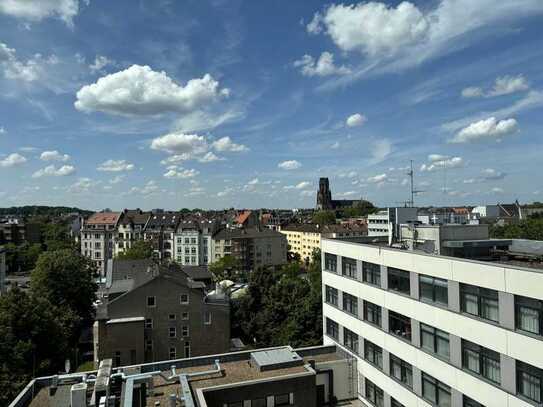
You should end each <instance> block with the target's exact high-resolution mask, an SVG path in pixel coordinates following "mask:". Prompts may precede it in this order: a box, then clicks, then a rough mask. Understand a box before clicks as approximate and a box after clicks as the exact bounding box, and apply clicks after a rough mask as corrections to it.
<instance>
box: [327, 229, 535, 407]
mask: <svg viewBox="0 0 543 407" xmlns="http://www.w3.org/2000/svg"><path fill="white" fill-rule="evenodd" d="M321 246H322V256H323V273H322V281H323V302H324V304H323V325H324V332H325V334H324V343H325V344H329V343H337V344H339V345H341V346H343V347H344V348H345V349H346V350H348V351H349V352H351V353H352V354H353V355H355V356H356V357H357V360H358V363H357V365H358V374H359V389H358V391H359V398H360V399H361V400H363V401H365V402H367V403H368V405H371V404H375V405H378V406H381V405H383V406H395V405H397V406H400V405H403V406H409V407H411V406H417V407H420V406H432V405H433V406H453V407H461V406H479V405H482V406H506V407H520V406H526V407H527V406H533V405H541V403H542V401H541V398H542V397H543V330H542V327H541V321H542V318H543V309H542V308H541V306H542V304H543V301H542V300H543V273H542V272H541V271H540V270H535V269H525V268H518V267H513V266H508V265H504V264H496V263H484V262H478V261H471V260H465V259H459V258H451V257H442V256H436V255H425V254H420V253H418V252H411V251H402V250H398V249H391V248H387V247H379V246H371V245H363V244H355V243H349V242H344V241H337V240H328V239H323V240H322V243H321ZM334 259H335V260H334ZM334 261H335V263H334ZM334 269H335V270H334ZM372 276H373V277H374V278H373V279H372ZM376 276H378V277H376ZM398 276H401V277H398ZM429 281H431V282H432V283H431V284H430V283H428V282H429ZM428 287H432V289H430V290H429V289H428ZM336 290H337V291H336ZM473 290H475V291H473ZM474 292H476V293H477V294H475V295H474V294H473V293H474ZM439 301H441V302H439ZM526 304H528V305H526ZM538 307H539V308H538ZM477 313H478V314H479V315H473V314H477ZM376 315H379V317H376ZM491 319H493V320H491ZM372 320H373V321H375V322H370V321H372ZM527 331H532V332H527ZM350 332H351V333H352V334H351V333H350ZM429 332H430V334H429ZM355 339H356V341H355ZM372 344H373V345H372ZM356 349H358V350H357V351H355V350H356ZM473 349H476V351H474V350H473ZM397 358H399V359H401V364H399V362H398V359H397ZM476 370H479V371H480V373H477V372H476ZM409 372H410V373H409ZM482 372H484V373H482ZM527 372H528V373H527ZM395 374H396V375H397V377H398V378H396V377H394V376H395ZM485 376H486V377H485ZM538 380H539V381H538ZM434 381H435V382H434ZM434 385H435V386H434ZM433 389H439V392H440V393H439V394H440V395H441V401H432V400H431V399H432V395H433V393H432V390H433ZM467 398H469V399H471V401H470V400H468V399H467ZM393 399H394V400H395V401H396V402H399V403H401V404H393ZM470 403H475V404H470ZM477 403H479V404H477Z"/></svg>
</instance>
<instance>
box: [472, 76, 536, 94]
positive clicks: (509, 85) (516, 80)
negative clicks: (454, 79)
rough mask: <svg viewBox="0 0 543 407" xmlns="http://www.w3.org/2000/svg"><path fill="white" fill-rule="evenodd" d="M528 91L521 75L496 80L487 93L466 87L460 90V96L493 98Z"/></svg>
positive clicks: (524, 79) (476, 88)
mask: <svg viewBox="0 0 543 407" xmlns="http://www.w3.org/2000/svg"><path fill="white" fill-rule="evenodd" d="M528 89H530V85H529V84H528V81H527V80H526V78H524V76H523V75H516V76H508V75H506V76H502V77H498V78H496V81H495V82H494V86H493V87H492V88H491V89H489V90H488V91H485V90H483V89H482V88H480V87H468V88H465V89H463V90H462V96H463V97H465V98H477V97H495V96H502V95H509V94H511V93H516V92H522V91H525V90H528Z"/></svg>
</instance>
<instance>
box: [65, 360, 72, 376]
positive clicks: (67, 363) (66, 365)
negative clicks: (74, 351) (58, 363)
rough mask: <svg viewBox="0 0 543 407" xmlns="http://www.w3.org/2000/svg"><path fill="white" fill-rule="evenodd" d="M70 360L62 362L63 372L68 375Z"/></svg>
mask: <svg viewBox="0 0 543 407" xmlns="http://www.w3.org/2000/svg"><path fill="white" fill-rule="evenodd" d="M70 367H71V366H70V359H66V361H65V362H64V371H65V372H66V373H70Z"/></svg>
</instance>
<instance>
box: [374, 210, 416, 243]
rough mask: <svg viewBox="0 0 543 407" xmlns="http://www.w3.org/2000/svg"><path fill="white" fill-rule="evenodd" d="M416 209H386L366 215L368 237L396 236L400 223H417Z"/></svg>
mask: <svg viewBox="0 0 543 407" xmlns="http://www.w3.org/2000/svg"><path fill="white" fill-rule="evenodd" d="M417 211H418V209H417V208H401V207H400V208H386V209H383V210H380V211H379V212H377V213H373V214H370V215H368V236H389V238H390V239H392V238H393V237H395V236H398V234H399V231H400V225H401V224H402V223H409V222H417V221H418V217H417Z"/></svg>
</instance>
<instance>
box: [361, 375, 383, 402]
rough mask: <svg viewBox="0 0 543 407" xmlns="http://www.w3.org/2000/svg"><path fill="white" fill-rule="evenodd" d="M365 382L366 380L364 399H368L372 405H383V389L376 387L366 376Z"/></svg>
mask: <svg viewBox="0 0 543 407" xmlns="http://www.w3.org/2000/svg"><path fill="white" fill-rule="evenodd" d="M365 382H366V400H368V401H369V402H370V403H371V404H373V405H374V406H377V407H383V406H384V405H385V403H384V396H383V390H382V389H381V388H380V387H377V386H376V385H375V384H373V382H372V381H370V380H369V379H368V378H366V380H365Z"/></svg>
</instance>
